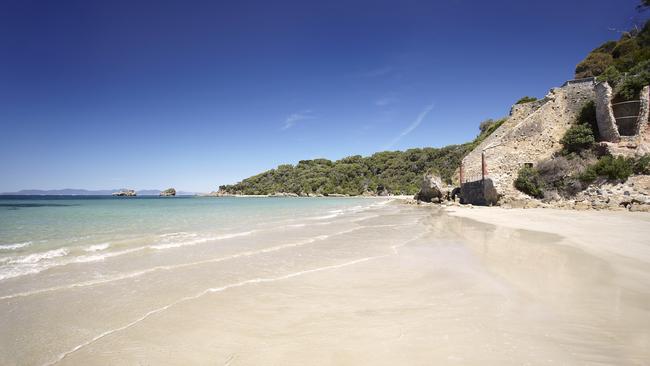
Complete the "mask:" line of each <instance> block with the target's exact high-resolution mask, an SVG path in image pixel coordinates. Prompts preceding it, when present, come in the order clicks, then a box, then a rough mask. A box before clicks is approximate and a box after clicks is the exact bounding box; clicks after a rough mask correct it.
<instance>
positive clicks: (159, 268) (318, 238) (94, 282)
mask: <svg viewBox="0 0 650 366" xmlns="http://www.w3.org/2000/svg"><path fill="white" fill-rule="evenodd" d="M363 228H364V227H361V226H360V227H355V228H351V229H347V230H343V231H339V232H337V233H334V234H331V235H318V236H315V237H313V238H309V239H305V240H301V241H298V242H295V243H287V244H282V245H277V246H273V247H269V248H264V249H258V250H249V251H245V252H240V253H236V254H231V255H227V256H224V257H218V258H211V259H205V260H201V261H196V262H189V263H181V264H175V265H166V266H156V267H152V268H148V269H145V270H141V271H136V272H130V273H126V274H122V275H118V276H113V277H109V278H103V279H97V280H91V281H85V282H79V283H73V284H70V285H65V286H57V287H49V288H45V289H40V290H33V291H26V292H21V293H15V294H11V295H6V296H0V300H5V299H12V298H15V297H25V296H31V295H37V294H41V293H45V292H52V291H58V290H66V289H73V288H78V287H87V286H94V285H100V284H104V283H109V282H114V281H120V280H125V279H129V278H134V277H139V276H143V275H146V274H149V273H153V272H156V271H168V270H174V269H180V268H186V267H192V266H196V265H201V264H209V263H218V262H223V261H226V260H231V259H237V258H242V257H250V256H254V255H258V254H264V253H270V252H275V251H278V250H283V249H288V248H293V247H299V246H303V245H307V244H311V243H315V242H317V241H321V240H325V239H327V238H330V237H332V236H337V235H343V234H347V233H350V232H353V231H356V230H360V229H363ZM139 249H142V248H134V249H131V250H130V251H135V250H139ZM115 253H117V252H115ZM107 255H109V253H106V254H105V255H103V256H102V257H101V258H99V257H98V258H97V260H103V259H104V258H106V256H107ZM94 257H95V256H86V257H85V258H86V259H87V260H86V261H92V259H93V258H94ZM77 260H80V259H79V258H78V259H77Z"/></svg>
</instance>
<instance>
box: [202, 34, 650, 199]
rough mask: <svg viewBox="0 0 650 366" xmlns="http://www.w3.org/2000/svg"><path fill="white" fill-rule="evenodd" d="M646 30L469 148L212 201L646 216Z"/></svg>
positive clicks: (265, 182) (603, 50)
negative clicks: (338, 199)
mask: <svg viewBox="0 0 650 366" xmlns="http://www.w3.org/2000/svg"><path fill="white" fill-rule="evenodd" d="M649 83H650V22H646V24H645V26H644V27H643V28H642V29H641V30H633V31H630V32H626V33H624V34H623V35H622V36H621V37H620V39H619V40H617V41H609V42H606V43H605V44H603V45H601V46H599V47H598V48H596V49H594V50H593V51H592V52H591V53H590V54H589V55H587V57H586V58H585V59H584V60H583V61H582V62H580V63H579V64H578V66H577V67H576V71H575V79H573V80H569V81H567V82H565V83H564V84H563V85H562V86H560V87H557V88H553V89H551V90H550V92H549V93H548V94H547V95H546V96H545V97H544V98H542V99H537V98H533V97H524V98H522V99H521V100H519V101H518V102H517V103H516V104H515V105H513V106H512V108H511V110H510V114H509V116H508V117H505V118H502V119H499V120H491V119H490V120H486V121H484V122H482V123H481V125H480V134H479V135H478V136H477V137H476V138H475V139H474V140H473V141H472V142H469V143H465V144H460V145H451V146H446V147H443V148H422V149H410V150H407V151H404V152H401V151H384V152H379V153H376V154H373V155H371V156H369V157H361V156H350V157H347V158H344V159H341V160H338V161H334V162H332V161H330V160H327V159H314V160H301V161H300V162H299V163H298V164H297V165H295V166H293V165H289V164H285V165H280V166H278V167H277V168H276V169H271V170H269V171H266V172H263V173H261V174H258V175H255V176H252V177H250V178H246V179H244V180H242V181H241V182H239V183H236V184H233V185H223V186H220V187H219V190H218V191H216V192H213V193H212V195H216V196H230V195H274V196H304V197H309V196H342V195H343V196H359V195H366V196H386V195H415V198H416V199H418V200H422V201H431V200H432V199H433V200H437V201H438V202H444V201H454V202H455V201H458V202H460V203H467V204H474V205H501V206H504V207H524V208H528V207H557V208H571V209H590V208H593V209H621V210H623V209H629V210H633V211H650V175H649V174H650V124H649V122H648V121H649V118H648V116H649V88H648V84H649Z"/></svg>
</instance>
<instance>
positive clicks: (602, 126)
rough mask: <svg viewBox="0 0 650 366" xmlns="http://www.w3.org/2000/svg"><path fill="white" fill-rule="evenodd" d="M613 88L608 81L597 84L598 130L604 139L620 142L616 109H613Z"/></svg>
mask: <svg viewBox="0 0 650 366" xmlns="http://www.w3.org/2000/svg"><path fill="white" fill-rule="evenodd" d="M611 101H612V88H611V87H610V86H609V84H608V83H607V82H603V83H598V84H596V120H597V122H598V132H599V133H600V138H601V139H602V140H603V141H609V142H619V141H621V135H619V133H618V127H616V119H615V118H614V110H612V103H611Z"/></svg>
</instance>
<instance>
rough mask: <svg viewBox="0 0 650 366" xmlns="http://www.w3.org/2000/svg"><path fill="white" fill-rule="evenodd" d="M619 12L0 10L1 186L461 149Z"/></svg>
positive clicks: (178, 6)
mask: <svg viewBox="0 0 650 366" xmlns="http://www.w3.org/2000/svg"><path fill="white" fill-rule="evenodd" d="M636 4H637V1H636V0H589V1H587V0H584V1H582V0H578V1H573V0H572V1H566V0H561V1H559V0H547V1H538V2H528V1H515V0H507V1H505V0H495V1H488V2H486V1H468V0H446V1H408V0H407V1H404V0H402V1H322V2H311V1H237V2H234V1H228V2H225V1H224V2H219V1H120V0H118V1H87V0H82V1H66V0H62V1H29V0H16V1H14V0H9V1H8V0H0V55H1V57H0V131H1V133H0V156H2V158H1V159H0V172H1V173H0V175H1V177H2V178H1V179H0V191H13V190H18V189H23V188H46V189H50V188H88V189H110V188H116V187H132V188H136V189H145V188H164V187H168V186H174V187H176V188H177V189H182V190H188V191H210V190H214V189H216V187H217V186H218V185H219V184H226V183H234V182H235V181H238V180H241V179H242V178H245V177H247V176H250V175H252V174H255V173H258V172H261V171H263V170H266V169H270V168H273V167H274V166H276V165H278V164H281V163H296V162H297V161H298V160H301V159H311V158H316V157H325V158H329V159H339V158H341V157H344V156H349V155H356V154H360V155H369V154H372V153H374V152H377V151H381V150H386V149H390V150H403V149H407V148H412V147H425V146H433V147H439V146H444V145H447V144H454V143H462V142H465V141H468V140H470V139H472V138H473V137H474V136H475V135H476V133H477V131H478V124H479V123H480V122H481V121H482V120H484V119H487V118H498V117H501V116H504V115H506V114H507V113H508V110H509V107H510V105H511V104H512V103H513V102H514V101H516V100H517V99H519V98H520V97H521V96H524V95H532V96H537V97H542V96H543V95H545V94H546V93H547V91H548V90H549V89H550V88H551V87H554V86H558V85H560V84H562V83H563V82H564V81H565V80H567V79H570V78H571V77H572V75H573V70H574V67H575V65H576V63H578V62H579V61H580V60H581V59H582V58H583V57H584V56H585V55H586V54H587V52H589V51H590V50H591V49H593V48H595V47H596V46H598V45H599V44H600V43H602V42H603V41H605V40H609V39H614V38H618V34H617V32H616V31H615V30H612V29H622V30H624V29H628V28H629V27H631V26H632V24H633V22H634V21H639V20H640V18H641V15H639V14H638V13H637V12H636V11H635V5H636Z"/></svg>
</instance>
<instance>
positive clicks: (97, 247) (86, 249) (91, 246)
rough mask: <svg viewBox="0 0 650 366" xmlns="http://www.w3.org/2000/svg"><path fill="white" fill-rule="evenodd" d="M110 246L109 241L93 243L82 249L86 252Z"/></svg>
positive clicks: (97, 250)
mask: <svg viewBox="0 0 650 366" xmlns="http://www.w3.org/2000/svg"><path fill="white" fill-rule="evenodd" d="M110 246H111V244H110V243H101V244H93V245H90V246H88V247H86V248H84V250H85V251H86V252H99V251H101V250H106V249H108V247H110Z"/></svg>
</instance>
